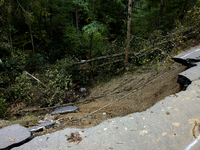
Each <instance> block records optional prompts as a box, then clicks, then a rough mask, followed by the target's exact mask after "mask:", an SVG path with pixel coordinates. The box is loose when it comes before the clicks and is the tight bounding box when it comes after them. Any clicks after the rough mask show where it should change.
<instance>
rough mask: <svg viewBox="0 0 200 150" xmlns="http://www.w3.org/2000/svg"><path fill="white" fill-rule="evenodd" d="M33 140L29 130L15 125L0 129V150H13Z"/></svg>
mask: <svg viewBox="0 0 200 150" xmlns="http://www.w3.org/2000/svg"><path fill="white" fill-rule="evenodd" d="M32 138H33V136H32V134H31V132H29V130H27V128H25V127H22V126H20V125H19V124H14V125H11V126H7V127H5V128H2V129H0V149H1V150H2V149H11V148H13V147H16V146H19V145H22V144H23V143H25V142H28V141H29V140H31V139H32Z"/></svg>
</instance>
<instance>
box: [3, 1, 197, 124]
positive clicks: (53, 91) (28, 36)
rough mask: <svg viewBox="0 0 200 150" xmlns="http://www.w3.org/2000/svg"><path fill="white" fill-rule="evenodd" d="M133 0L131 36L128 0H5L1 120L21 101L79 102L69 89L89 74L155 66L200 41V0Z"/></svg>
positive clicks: (44, 104)
mask: <svg viewBox="0 0 200 150" xmlns="http://www.w3.org/2000/svg"><path fill="white" fill-rule="evenodd" d="M131 3H132V6H131V10H132V11H131V26H130V29H131V30H130V32H129V34H130V38H127V21H128V20H127V16H129V13H127V10H128V2H127V1H124V0H114V1H107V0H64V1H62V0H51V1H47V0H34V1H33V0H26V1H24V0H8V1H5V0H1V1H0V9H1V11H0V117H1V118H4V117H5V116H6V115H7V108H8V107H9V106H10V104H15V103H16V104H17V103H20V102H23V103H25V104H26V106H37V107H40V108H41V107H50V106H55V105H56V106H59V105H62V104H66V103H72V102H76V101H77V97H73V96H68V95H67V92H69V91H70V90H71V89H75V88H76V87H77V86H78V85H79V86H80V85H83V84H86V83H88V81H89V80H90V79H91V80H93V82H94V80H95V77H98V79H97V81H96V82H97V83H101V82H105V81H108V79H110V78H112V77H113V76H116V75H120V74H123V73H124V72H125V71H129V72H134V71H136V70H137V69H138V68H139V67H140V68H141V67H142V68H143V69H145V68H147V67H149V66H154V67H155V68H156V67H158V66H159V64H160V63H159V62H161V61H162V60H164V59H165V60H166V59H167V61H166V63H168V61H172V60H171V56H173V55H174V54H177V53H179V52H181V51H182V50H183V49H184V48H187V47H190V46H194V45H197V44H199V43H198V40H199V38H200V37H199V32H200V28H199V24H200V1H199V0H176V1H174V0H135V1H133V2H131ZM127 43H129V44H130V45H129V46H128V48H129V49H130V51H129V52H128V53H125V52H127ZM125 54H128V60H126V61H125ZM81 60H86V62H87V63H84V62H83V63H81ZM127 61H128V62H127ZM169 67H170V66H169ZM30 75H32V76H30ZM33 77H34V78H33ZM36 79H37V80H36ZM33 120H34V119H33Z"/></svg>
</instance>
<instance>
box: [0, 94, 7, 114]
mask: <svg viewBox="0 0 200 150" xmlns="http://www.w3.org/2000/svg"><path fill="white" fill-rule="evenodd" d="M6 110H7V109H6V99H3V98H2V97H0V117H3V116H4V115H5V113H6Z"/></svg>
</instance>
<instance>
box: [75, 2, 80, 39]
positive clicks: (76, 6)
mask: <svg viewBox="0 0 200 150" xmlns="http://www.w3.org/2000/svg"><path fill="white" fill-rule="evenodd" d="M75 9H76V35H77V37H78V36H79V32H78V4H76V5H75Z"/></svg>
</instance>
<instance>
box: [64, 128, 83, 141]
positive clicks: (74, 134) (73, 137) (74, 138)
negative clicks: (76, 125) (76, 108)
mask: <svg viewBox="0 0 200 150" xmlns="http://www.w3.org/2000/svg"><path fill="white" fill-rule="evenodd" d="M67 141H68V142H74V143H76V142H78V143H80V142H81V141H82V138H81V137H80V134H79V132H78V131H76V132H71V136H70V137H69V138H68V139H67ZM78 143H77V144H78Z"/></svg>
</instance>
